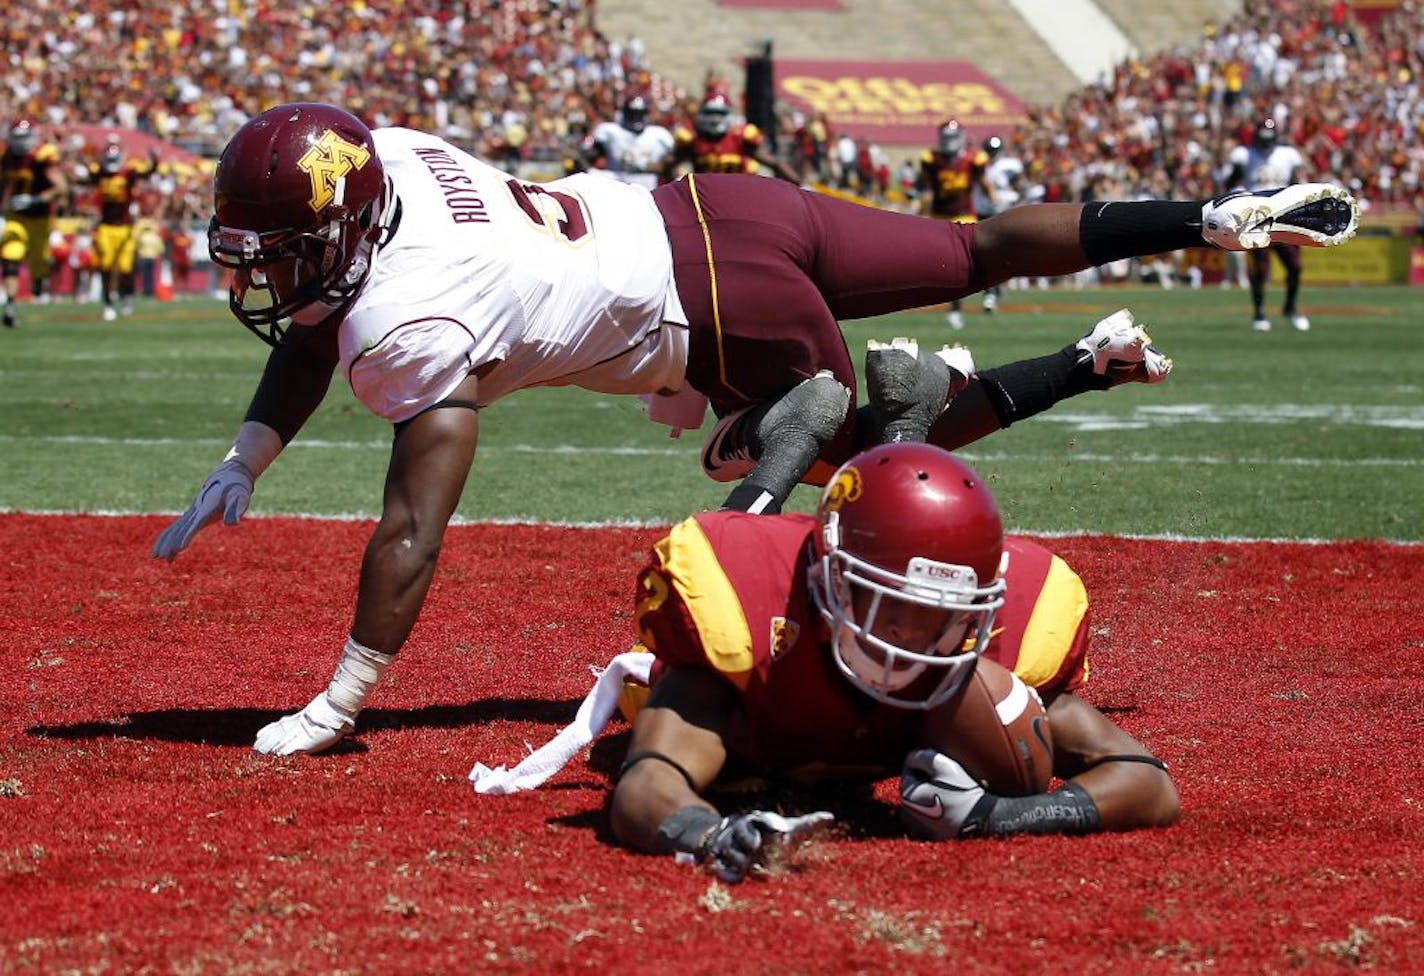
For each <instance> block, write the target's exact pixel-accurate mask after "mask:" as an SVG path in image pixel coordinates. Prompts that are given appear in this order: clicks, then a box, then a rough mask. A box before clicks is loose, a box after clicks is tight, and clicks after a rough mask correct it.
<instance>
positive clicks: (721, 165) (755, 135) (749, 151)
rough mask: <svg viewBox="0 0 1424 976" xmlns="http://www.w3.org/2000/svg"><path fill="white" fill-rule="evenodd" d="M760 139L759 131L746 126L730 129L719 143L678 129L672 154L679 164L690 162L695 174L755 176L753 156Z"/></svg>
mask: <svg viewBox="0 0 1424 976" xmlns="http://www.w3.org/2000/svg"><path fill="white" fill-rule="evenodd" d="M762 138H763V137H762V133H761V130H760V129H758V128H757V127H756V126H754V125H752V124H751V123H750V122H748V123H744V124H742V125H734V126H732V127H731V129H729V130H728V131H727V134H726V135H724V136H722V137H721V138H720V139H712V138H709V137H707V136H703V135H698V134H697V133H696V132H694V131H691V130H688V129H679V130H678V132H677V134H676V139H677V143H676V146H675V148H674V152H675V153H676V154H677V159H678V161H679V162H683V161H687V162H691V163H692V169H693V171H694V172H697V173H755V172H756V171H757V170H758V169H759V168H760V167H761V164H760V163H758V162H757V160H756V155H757V151H758V150H759V149H760V148H761V144H762Z"/></svg>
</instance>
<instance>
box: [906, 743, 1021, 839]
mask: <svg viewBox="0 0 1424 976" xmlns="http://www.w3.org/2000/svg"><path fill="white" fill-rule="evenodd" d="M997 801H998V797H996V796H994V795H993V794H992V793H989V792H987V791H986V790H985V789H984V787H983V786H982V785H981V784H980V783H979V781H978V780H976V779H975V778H974V777H973V776H970V775H969V771H968V770H966V769H965V768H964V767H963V766H961V765H960V764H959V763H957V762H956V761H955V760H953V759H951V758H949V757H948V756H946V755H945V754H944V753H942V752H939V751H937V750H935V749H916V750H915V751H914V752H912V753H910V755H909V756H908V757H906V759H905V767H904V769H903V770H902V771H901V773H900V818H901V820H903V821H904V823H905V825H906V826H907V827H908V828H909V829H910V830H911V831H913V832H914V833H916V834H918V835H919V836H921V837H927V838H929V839H930V840H954V839H955V838H957V837H969V836H972V835H974V834H977V833H979V832H980V828H981V827H983V825H984V824H985V822H987V821H988V819H989V811H990V810H992V809H993V807H994V804H995V802H997Z"/></svg>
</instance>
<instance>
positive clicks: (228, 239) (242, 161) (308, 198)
mask: <svg viewBox="0 0 1424 976" xmlns="http://www.w3.org/2000/svg"><path fill="white" fill-rule="evenodd" d="M213 198H214V200H213V202H214V209H215V211H216V212H215V214H214V216H213V220H212V223H211V224H210V225H209V227H208V251H209V253H210V254H211V255H212V258H213V261H214V263H216V264H219V265H221V266H223V267H225V268H231V269H232V270H233V272H234V274H233V282H232V289H231V292H230V295H229V302H228V304H229V306H230V307H231V309H232V312H233V314H234V315H236V316H237V318H238V320H239V321H240V322H242V324H243V325H245V326H247V327H248V328H249V329H251V330H252V331H253V332H255V333H256V334H257V335H258V336H259V337H261V338H262V339H263V340H264V341H266V342H268V343H270V344H272V345H278V344H280V343H281V342H282V341H283V339H284V338H285V337H286V329H285V327H284V326H283V324H282V322H283V320H285V319H291V321H292V322H294V323H296V324H297V325H302V326H314V325H319V324H321V323H322V322H323V321H325V320H326V319H328V318H330V317H331V316H333V315H335V314H336V313H338V312H340V311H341V310H342V309H344V308H345V307H346V305H348V304H349V303H350V301H351V299H352V298H353V297H354V296H355V294H356V291H357V289H359V288H360V287H361V284H362V283H363V282H364V281H365V280H366V276H367V274H368V273H369V272H370V268H371V257H372V252H373V250H374V249H375V247H377V246H379V245H380V244H381V243H384V241H385V240H387V239H388V238H389V235H390V234H391V233H394V229H395V227H394V225H395V223H396V220H397V216H396V215H397V214H398V202H397V201H396V199H395V195H394V193H393V192H392V191H391V190H390V188H389V186H388V184H387V180H386V176H385V169H384V167H383V166H382V165H381V160H380V157H378V156H377V155H376V147H375V143H374V142H373V140H372V138H371V130H370V129H368V128H366V126H365V124H364V123H362V122H361V120H359V119H358V118H356V117H355V116H354V115H352V114H350V113H349V112H346V111H343V110H342V109H339V108H336V107H335V106H332V105H322V104H319V103H315V102H298V103H293V104H290V105H280V106H278V107H277V108H274V109H269V110H268V111H266V112H263V113H262V114H261V115H259V116H257V117H256V118H254V119H252V120H251V121H250V122H248V123H247V124H246V125H244V126H243V127H242V128H241V129H239V130H238V131H237V134H236V135H235V136H233V137H232V140H231V141H230V142H229V143H228V144H227V148H226V149H224V150H223V154H222V158H221V159H219V160H218V168H217V173H216V174H215V176H214V178H213Z"/></svg>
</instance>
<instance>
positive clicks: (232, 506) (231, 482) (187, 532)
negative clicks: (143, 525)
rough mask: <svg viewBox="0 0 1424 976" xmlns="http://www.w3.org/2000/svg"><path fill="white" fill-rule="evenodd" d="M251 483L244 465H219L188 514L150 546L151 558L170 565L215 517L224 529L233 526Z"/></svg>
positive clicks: (242, 511)
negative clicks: (225, 526) (151, 550)
mask: <svg viewBox="0 0 1424 976" xmlns="http://www.w3.org/2000/svg"><path fill="white" fill-rule="evenodd" d="M255 481H256V479H255V478H254V477H253V474H252V472H251V471H249V470H248V468H247V465H245V464H243V463H242V462H241V461H239V460H237V459H235V458H234V459H231V460H228V461H224V462H223V463H222V464H219V465H218V466H217V467H216V468H215V469H213V473H212V474H210V475H208V480H207V481H204V482H203V487H201V488H199V489H198V495H197V497H196V498H194V499H193V504H191V505H189V506H188V510H187V511H186V512H184V513H183V514H182V515H180V516H179V517H178V519H177V521H175V522H174V523H173V524H172V525H170V526H168V528H166V529H164V530H163V531H162V532H161V533H159V535H158V538H157V539H155V540H154V542H153V555H154V556H156V557H157V558H159V559H167V560H170V561H171V560H172V559H173V557H174V556H176V555H178V554H179V553H180V552H182V551H183V550H184V549H187V548H188V543H190V542H192V541H193V536H195V535H197V534H198V532H199V531H200V530H201V529H203V528H204V527H206V526H208V525H211V524H212V523H213V522H214V521H216V520H217V517H218V514H219V513H221V514H222V520H223V524H224V525H236V524H237V523H238V520H239V519H241V518H242V516H244V515H246V514H247V506H248V504H249V503H250V502H251V501H252V486H253V484H254V482H255Z"/></svg>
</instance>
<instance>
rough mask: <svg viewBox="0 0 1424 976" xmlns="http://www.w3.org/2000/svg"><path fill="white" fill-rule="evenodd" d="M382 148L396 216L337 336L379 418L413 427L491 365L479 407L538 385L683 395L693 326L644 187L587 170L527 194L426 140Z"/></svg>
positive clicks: (401, 136)
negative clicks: (397, 219)
mask: <svg viewBox="0 0 1424 976" xmlns="http://www.w3.org/2000/svg"><path fill="white" fill-rule="evenodd" d="M374 138H375V144H376V150H377V152H378V153H379V154H380V157H381V162H382V164H384V166H385V170H386V174H387V176H389V177H390V179H391V181H392V183H393V184H394V186H395V190H396V193H397V195H398V196H399V197H400V201H401V205H402V216H401V220H400V225H399V227H398V228H397V230H396V233H395V236H394V237H393V238H392V240H391V241H390V242H389V243H388V244H386V245H385V246H384V247H382V248H381V249H380V250H379V252H377V254H376V256H375V258H374V259H373V261H372V268H371V273H370V277H369V278H368V279H367V281H366V284H365V285H364V286H363V287H362V289H361V292H360V294H359V295H358V296H357V298H356V300H355V301H354V302H353V303H352V305H351V308H350V309H349V310H348V312H347V314H346V318H345V320H344V321H343V322H342V324H341V328H340V331H339V338H338V343H339V349H340V356H341V367H342V370H343V371H344V372H345V373H346V376H347V378H348V380H349V381H350V383H351V389H352V391H353V392H354V393H355V394H356V397H357V398H358V399H359V400H360V401H361V402H362V403H364V404H365V405H366V406H367V407H369V408H370V409H371V410H372V411H373V412H374V413H376V414H377V415H379V416H381V417H384V418H385V419H387V420H389V421H391V422H393V423H399V422H401V421H403V420H407V419H409V418H411V417H413V416H415V415H416V414H417V413H419V412H421V411H422V410H424V409H426V408H427V407H429V406H431V405H432V404H434V403H437V402H438V401H440V400H442V399H444V398H445V397H447V396H449V395H450V393H451V392H452V391H453V390H454V389H455V387H457V386H458V385H459V384H460V383H461V382H462V381H463V380H464V379H465V377H466V376H468V375H469V374H470V373H472V372H474V371H475V370H476V369H478V368H479V367H481V366H485V365H486V364H490V363H494V364H497V365H495V366H494V367H493V369H492V370H491V371H490V372H488V373H487V374H485V375H484V376H482V377H481V379H480V382H479V393H478V397H479V401H480V403H481V404H482V405H484V404H489V403H492V402H494V401H495V400H497V399H499V398H500V397H502V396H504V395H505V394H506V393H510V392H512V391H514V390H518V389H522V388H524V387H530V386H567V385H576V386H582V387H585V388H587V389H590V390H596V391H600V392H606V393H656V392H658V391H666V390H677V389H679V388H681V386H682V383H683V374H684V372H685V368H686V364H687V329H686V324H687V319H686V317H685V316H684V315H683V313H682V307H681V305H680V303H679V302H678V299H677V292H676V289H675V287H674V286H673V283H672V249H671V246H670V245H669V244H668V238H667V232H666V230H665V229H664V227H663V221H662V216H661V215H660V214H659V213H658V209H657V207H656V205H654V203H653V199H652V195H651V194H650V193H648V191H646V190H643V189H640V188H638V187H634V186H628V185H626V184H622V183H618V182H615V181H613V180H609V179H606V178H603V177H597V176H590V175H587V174H580V175H575V176H571V177H568V178H566V179H562V180H557V181H554V182H551V183H541V184H536V183H523V182H520V181H518V180H515V179H513V178H512V177H510V176H509V174H507V173H505V172H504V171H502V170H500V169H497V168H495V167H493V166H490V165H489V164H487V163H484V162H481V161H480V160H478V159H476V158H474V157H473V156H470V155H468V154H467V153H464V152H462V151H460V150H459V149H457V148H455V147H454V146H452V145H450V144H449V143H447V142H445V141H444V140H442V139H439V138H437V137H435V136H432V135H428V134H426V133H422V132H416V131H413V130H410V129H399V128H390V129H378V130H376V132H375V133H374Z"/></svg>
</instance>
